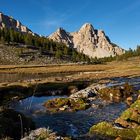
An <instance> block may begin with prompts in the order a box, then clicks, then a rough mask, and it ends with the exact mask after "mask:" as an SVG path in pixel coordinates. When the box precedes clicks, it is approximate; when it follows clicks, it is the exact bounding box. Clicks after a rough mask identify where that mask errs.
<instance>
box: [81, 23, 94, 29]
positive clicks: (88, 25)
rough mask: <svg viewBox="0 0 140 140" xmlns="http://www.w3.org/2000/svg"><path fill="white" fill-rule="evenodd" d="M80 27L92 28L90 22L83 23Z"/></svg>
mask: <svg viewBox="0 0 140 140" xmlns="http://www.w3.org/2000/svg"><path fill="white" fill-rule="evenodd" d="M81 29H94V28H93V25H92V24H91V23H85V24H84V25H82V27H81Z"/></svg>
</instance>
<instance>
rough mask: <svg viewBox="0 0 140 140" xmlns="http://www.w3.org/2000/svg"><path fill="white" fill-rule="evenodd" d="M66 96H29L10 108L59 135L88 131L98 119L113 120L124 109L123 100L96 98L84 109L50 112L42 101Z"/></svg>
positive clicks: (72, 134)
mask: <svg viewBox="0 0 140 140" xmlns="http://www.w3.org/2000/svg"><path fill="white" fill-rule="evenodd" d="M59 97H66V96H46V97H34V96H32V97H29V98H26V99H23V100H21V101H18V102H14V103H12V104H11V108H13V109H15V110H16V111H19V112H22V113H23V114H25V115H26V116H29V117H31V118H32V119H33V120H34V122H35V123H36V127H49V128H50V129H52V130H53V131H55V132H58V133H59V134H61V135H68V136H78V135H81V134H85V133H87V132H88V130H89V128H90V127H91V126H92V125H93V124H96V123H98V122H100V121H113V120H114V119H116V118H117V117H118V116H119V115H120V114H121V113H122V111H124V110H125V109H126V107H127V106H126V104H125V103H123V102H120V103H112V104H108V103H107V102H105V101H103V100H101V99H96V100H95V101H94V104H95V106H96V105H97V106H98V107H91V108H89V109H87V110H85V111H78V112H65V113H64V112H63V113H55V114H50V113H49V112H46V108H45V107H44V106H43V103H44V102H46V101H47V100H49V99H53V98H59Z"/></svg>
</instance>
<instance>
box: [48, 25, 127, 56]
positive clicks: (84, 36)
mask: <svg viewBox="0 0 140 140" xmlns="http://www.w3.org/2000/svg"><path fill="white" fill-rule="evenodd" d="M49 38H50V39H52V40H54V41H57V42H61V43H65V44H66V45H67V46H68V47H72V48H75V49H76V50H77V51H78V52H81V53H84V54H85V55H88V56H89V57H92V58H94V57H98V58H101V57H107V56H115V55H121V54H123V53H124V50H123V49H122V48H119V47H118V46H117V45H115V44H113V43H111V41H110V40H109V38H108V37H107V36H106V35H105V33H104V31H102V30H96V29H94V27H93V26H92V25H91V24H89V23H86V24H84V25H83V26H82V27H81V29H80V30H79V31H77V32H73V33H69V32H66V31H65V30H64V29H62V28H60V29H58V30H57V31H56V32H55V33H53V34H51V35H50V36H49Z"/></svg>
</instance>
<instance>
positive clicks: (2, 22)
mask: <svg viewBox="0 0 140 140" xmlns="http://www.w3.org/2000/svg"><path fill="white" fill-rule="evenodd" d="M3 28H9V29H14V30H15V31H18V32H22V33H29V34H32V35H35V34H34V33H33V32H32V31H31V30H30V29H29V28H27V27H26V26H24V25H22V23H21V22H19V21H18V20H15V19H14V18H13V17H11V16H7V15H4V14H3V13H1V12H0V29H3Z"/></svg>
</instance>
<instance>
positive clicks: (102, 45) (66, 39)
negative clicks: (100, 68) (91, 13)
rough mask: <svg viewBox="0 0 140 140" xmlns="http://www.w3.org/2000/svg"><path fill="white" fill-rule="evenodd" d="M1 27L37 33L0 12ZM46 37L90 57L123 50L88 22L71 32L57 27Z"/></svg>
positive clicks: (114, 53) (112, 53)
mask: <svg viewBox="0 0 140 140" xmlns="http://www.w3.org/2000/svg"><path fill="white" fill-rule="evenodd" d="M3 28H8V29H14V30H15V31H18V32H21V33H27V34H31V35H33V36H35V35H37V34H36V33H34V32H32V31H31V30H30V29H29V28H28V27H27V26H24V25H23V24H22V23H21V22H20V21H18V20H16V19H14V18H12V17H10V16H7V15H5V14H3V13H2V12H0V29H3ZM46 38H48V39H51V40H53V41H55V42H59V43H64V44H65V45H66V46H67V47H69V48H73V49H75V50H76V51H77V52H80V53H83V54H84V55H87V56H88V57H90V58H95V57H97V58H103V57H109V56H116V55H121V54H123V53H124V52H125V51H124V49H122V48H120V47H118V46H117V45H114V44H113V43H112V42H111V41H110V39H109V37H107V36H106V35H105V33H104V31H103V30H97V29H94V27H93V25H92V24H90V23H86V24H84V25H83V26H82V27H81V28H80V29H79V30H78V31H76V32H71V33H70V32H67V31H66V30H65V29H63V28H58V29H57V31H56V32H54V33H52V34H51V35H49V36H48V37H46Z"/></svg>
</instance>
